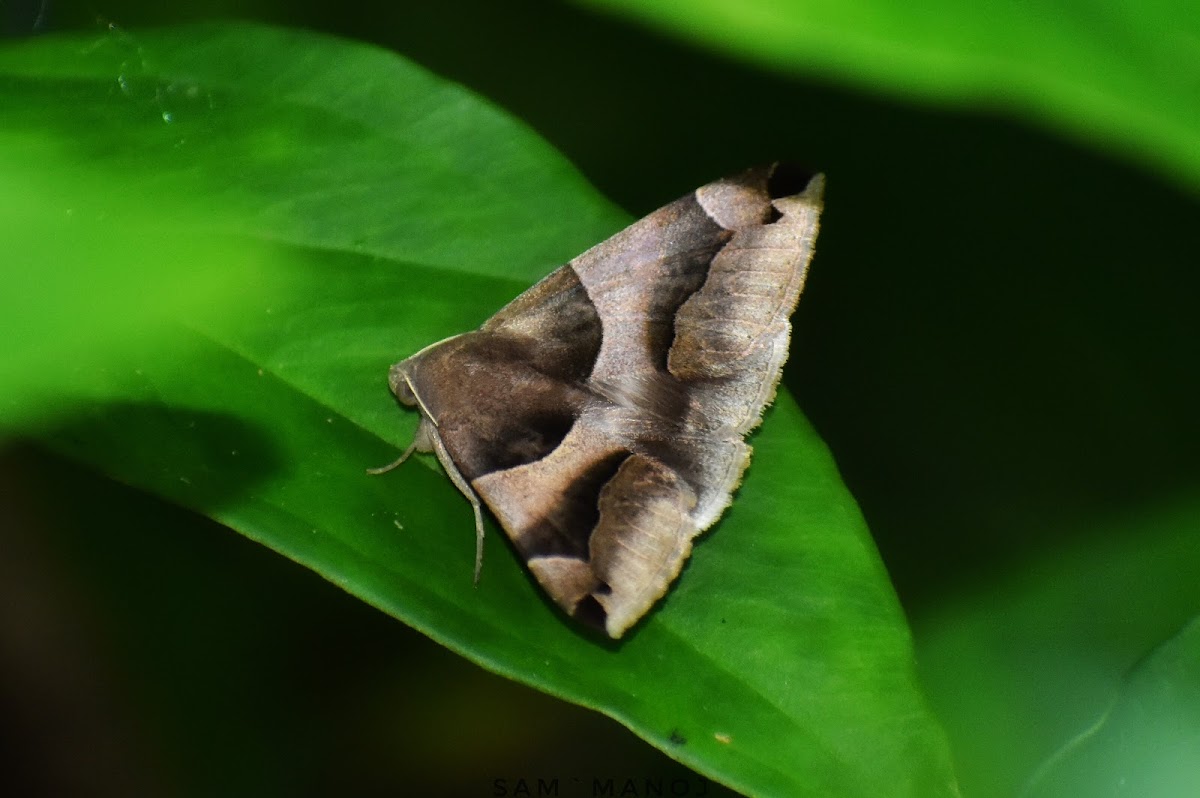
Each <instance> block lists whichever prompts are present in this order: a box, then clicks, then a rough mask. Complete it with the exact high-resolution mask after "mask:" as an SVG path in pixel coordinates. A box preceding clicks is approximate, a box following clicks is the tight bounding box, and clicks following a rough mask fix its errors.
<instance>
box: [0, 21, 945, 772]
mask: <svg viewBox="0 0 1200 798" xmlns="http://www.w3.org/2000/svg"><path fill="white" fill-rule="evenodd" d="M0 81H2V82H0V90H2V93H3V96H0V103H3V106H4V107H5V108H6V111H7V110H9V109H12V111H13V113H12V115H11V118H12V119H13V122H12V123H11V127H10V128H9V129H11V130H14V131H18V132H19V133H21V134H23V135H28V134H32V133H34V132H36V133H38V134H39V135H42V136H44V137H46V138H47V139H53V140H55V141H57V142H59V143H60V144H61V149H62V151H63V152H65V153H68V155H65V156H63V157H64V160H63V163H68V162H69V157H68V156H69V155H70V154H73V155H74V157H75V159H76V160H75V162H74V163H76V165H77V166H78V168H79V169H80V170H81V171H82V173H85V174H87V175H91V176H94V177H96V178H97V181H98V182H95V183H93V182H90V179H89V181H80V182H79V184H78V185H77V186H76V187H75V188H76V190H77V191H78V192H79V193H80V196H79V197H78V199H79V201H80V202H87V203H89V204H91V205H92V206H96V207H103V205H104V202H105V200H104V198H103V196H100V195H98V194H96V193H94V190H93V188H90V187H92V186H94V185H99V184H100V182H102V181H99V178H100V177H103V178H106V179H108V180H110V181H111V183H112V184H113V185H124V186H135V187H150V188H153V189H154V192H155V196H160V195H161V196H183V197H187V198H188V203H186V206H187V208H193V209H202V212H196V213H194V214H192V215H187V214H185V216H186V218H185V222H186V225H187V226H189V227H190V229H192V230H194V231H197V232H201V233H202V232H205V231H209V232H211V233H213V234H214V235H221V236H230V237H232V238H233V239H234V240H243V239H245V240H249V241H251V242H254V243H255V244H256V245H260V246H266V245H269V248H270V252H271V257H270V258H265V259H264V262H263V263H262V264H259V268H256V269H254V270H252V273H251V276H252V277H253V279H252V280H250V281H249V282H248V283H247V284H246V285H241V284H239V283H236V282H235V286H234V289H233V293H235V294H238V295H239V296H240V297H241V299H240V300H239V304H238V305H237V308H238V310H237V312H225V313H215V314H214V313H202V312H197V311H196V309H195V308H194V307H192V306H191V304H190V303H188V302H183V303H180V304H179V306H178V307H175V308H173V310H172V311H171V313H172V317H173V318H175V319H176V322H175V323H174V324H171V325H165V326H162V327H161V328H159V329H156V338H157V344H156V346H154V347H143V348H137V347H123V348H121V350H120V351H119V352H117V353H115V354H114V355H113V356H112V357H111V358H100V359H97V360H89V361H86V362H83V363H80V364H78V367H77V368H76V369H75V370H74V372H73V373H74V381H75V382H76V383H77V384H78V385H80V386H83V387H84V388H85V389H86V391H85V394H86V396H87V397H88V398H89V399H90V400H91V401H90V402H89V403H88V404H86V405H83V406H82V407H81V408H79V409H77V410H76V412H75V413H74V414H73V415H71V416H70V418H69V419H64V420H60V422H59V423H58V425H57V426H55V427H53V428H48V429H44V430H43V433H42V434H43V437H44V439H45V440H46V441H47V442H49V443H50V445H52V446H53V447H55V448H56V449H58V450H60V451H63V452H66V453H68V454H70V455H71V456H73V457H76V458H78V459H81V460H83V461H85V462H89V463H93V464H95V465H96V466H97V467H98V468H100V469H102V470H104V471H105V472H107V473H109V474H112V475H114V476H116V477H118V478H119V479H122V480H124V481H127V482H129V483H131V484H134V485H138V486H141V487H144V488H146V489H148V490H151V491H153V492H155V493H158V494H161V495H163V496H166V497H169V498H171V499H174V500H176V501H178V502H180V503H182V504H184V505H186V506H189V507H193V508H195V509H197V510H199V511H200V512H203V513H205V514H207V515H210V516H211V517H213V518H215V519H218V520H220V521H222V522H223V523H225V524H227V525H229V526H230V527H232V528H233V529H236V530H238V531H239V532H241V533H242V534H245V535H246V536H248V537H250V538H252V539H254V540H257V541H260V542H262V543H263V544H265V545H267V546H269V547H271V548H272V549H274V550H276V551H278V552H280V553H282V554H284V555H286V556H288V557H290V558H292V559H294V560H296V561H297V562H300V563H302V564H304V565H306V566H308V567H310V568H312V569H313V570H315V571H317V572H319V573H320V574H322V575H323V576H324V577H326V578H327V579H329V580H331V581H332V582H334V583H335V584H338V585H340V586H342V587H343V588H345V589H346V590H347V591H349V592H351V593H353V594H355V595H357V596H359V597H361V598H362V599H364V600H365V601H367V602H369V603H371V604H373V605H375V606H377V607H379V608H381V609H383V610H384V611H386V612H388V613H390V614H391V615H393V616H395V617H396V618H399V619H401V620H402V621H404V622H405V623H407V624H410V625H412V626H413V627H415V628H417V629H419V630H421V631H423V632H424V633H426V634H428V635H429V636H430V637H432V638H434V639H435V640H438V641H440V642H442V643H443V644H445V645H446V646H448V647H450V648H452V649H453V650H455V651H458V652H461V653H462V654H463V655H465V656H467V657H469V658H470V659H472V660H474V661H475V662H478V663H480V664H482V665H484V666H485V667H487V668H489V669H491V670H494V671H496V672H498V673H501V674H504V675H507V676H510V677H512V678H514V679H517V680H520V681H523V682H526V683H528V684H531V685H534V686H536V687H538V688H540V689H542V690H545V691H547V692H549V693H552V694H554V695H558V696H561V697H563V698H566V699H568V700H570V701H573V702H577V703H579V704H582V705H584V706H589V707H594V708H596V709H598V710H599V711H601V712H604V713H606V714H608V715H610V716H612V717H614V718H617V719H618V720H620V721H621V722H622V723H624V724H626V725H627V726H628V727H629V728H631V729H633V730H634V731H635V732H636V733H637V734H639V735H641V736H642V737H643V738H645V739H646V740H648V741H650V742H651V743H653V744H654V745H656V746H658V747H660V748H662V749H663V750H665V751H667V752H668V753H670V754H671V755H672V756H674V757H676V758H677V759H679V760H680V761H682V762H685V763H687V764H689V765H691V766H693V767H695V768H696V769H698V770H700V771H701V772H703V773H705V774H707V775H709V776H711V777H713V778H715V779H717V780H719V781H722V782H724V783H726V784H729V785H731V786H733V787H735V788H737V789H739V790H743V791H746V792H748V793H753V794H756V795H790V796H804V795H813V796H830V795H838V796H877V795H896V796H937V795H953V794H955V793H956V790H955V787H954V776H953V773H952V772H951V768H950V765H949V757H948V754H947V750H946V746H945V743H944V740H943V737H942V733H941V731H940V729H939V727H938V726H937V724H936V722H935V721H934V720H933V719H932V716H931V715H930V713H929V711H928V710H927V708H926V707H925V704H924V699H923V697H922V695H921V692H920V690H919V688H918V686H917V684H916V681H915V676H914V673H913V667H912V658H913V655H912V643H911V639H910V635H909V632H908V629H907V626H906V624H905V620H904V617H903V614H902V613H901V611H900V608H899V606H898V604H897V601H896V598H895V596H894V594H893V592H892V589H891V586H890V584H889V581H888V578H887V574H886V572H885V571H884V569H883V566H882V564H881V563H880V561H879V558H878V555H877V554H876V552H875V550H874V547H873V545H872V542H871V539H870V536H869V534H868V532H867V530H866V528H865V525H864V523H863V520H862V518H861V516H860V514H859V512H858V510H857V508H856V506H855V504H854V502H853V500H852V499H851V497H850V496H849V495H848V493H847V491H846V489H845V487H844V486H843V485H842V484H841V482H840V480H839V478H838V475H837V470H836V468H835V466H834V464H833V462H832V460H831V458H830V456H829V454H828V452H827V451H826V450H825V448H824V446H823V445H822V444H821V442H820V440H819V439H818V438H817V437H816V435H815V434H814V432H813V430H812V428H811V427H810V426H809V425H808V424H807V422H806V421H805V420H804V419H803V417H802V416H801V415H800V413H799V411H798V410H797V408H796V406H795V404H794V402H793V401H792V400H791V399H790V397H788V396H787V395H786V394H784V395H781V396H780V398H779V401H778V402H777V404H776V406H775V408H774V409H773V410H772V411H771V412H770V413H769V415H768V418H767V420H766V422H765V423H764V426H763V428H762V430H761V432H760V433H759V434H758V435H756V436H755V438H754V440H753V443H754V446H755V450H756V456H755V462H754V464H753V466H752V468H751V470H750V472H749V475H748V477H747V479H746V481H745V484H744V485H743V487H742V489H741V490H740V492H739V495H738V497H737V500H736V502H735V503H734V505H733V507H732V508H731V510H730V511H729V513H728V514H727V516H726V518H725V519H724V520H723V521H722V522H721V523H720V524H719V525H718V528H717V529H716V530H715V532H714V533H713V534H711V535H710V536H708V537H707V538H706V539H705V540H703V541H702V542H701V543H700V545H699V546H698V547H697V551H696V553H695V555H694V557H693V558H692V561H691V562H690V564H689V566H688V567H687V569H686V573H685V574H684V575H683V577H682V579H681V581H680V583H679V585H678V587H677V588H676V589H675V590H674V591H673V592H672V593H671V594H670V596H669V597H668V598H667V600H666V601H665V602H664V603H663V604H662V605H661V607H660V608H659V609H658V610H656V611H655V612H653V613H652V614H651V616H650V617H649V618H648V619H647V620H646V621H645V622H644V623H643V624H642V625H641V626H639V627H638V628H637V629H635V630H634V631H633V632H632V633H631V634H630V635H629V636H628V637H627V638H626V639H625V640H623V641H622V642H620V643H619V644H616V643H610V642H608V641H600V640H597V639H596V638H594V637H592V636H590V635H588V634H586V633H584V632H582V631H580V630H579V629H577V628H576V627H574V626H573V625H571V624H570V623H568V622H566V621H565V620H564V619H563V618H562V617H561V615H560V614H559V613H558V612H557V610H555V609H554V608H553V606H552V605H551V604H550V603H549V602H548V601H547V600H546V599H545V598H544V597H543V596H542V595H541V594H540V593H539V592H538V591H537V590H536V589H535V587H534V586H533V584H532V582H531V580H530V578H529V577H528V575H527V574H526V573H525V572H524V571H523V569H522V568H521V566H520V564H519V563H518V561H517V560H516V558H515V556H514V555H513V554H512V553H511V551H510V550H509V549H508V547H507V546H506V545H505V543H504V540H503V536H502V534H500V533H499V532H498V531H496V530H494V529H493V530H492V534H491V535H490V536H489V538H488V541H487V546H486V551H485V564H484V571H483V579H482V582H481V584H480V585H479V587H478V588H477V589H476V588H472V585H471V581H472V568H473V547H474V534H473V529H472V523H471V515H470V510H469V508H468V507H467V505H466V503H465V502H464V501H463V500H462V498H461V496H459V495H458V493H457V492H456V491H455V489H454V488H453V487H452V486H451V484H450V483H449V481H448V480H446V479H445V477H444V476H443V475H442V474H441V473H440V471H439V469H438V468H437V466H436V464H435V463H433V462H430V461H424V466H426V467H422V465H421V463H419V462H415V463H410V464H407V465H405V466H404V467H403V468H401V469H398V470H396V471H394V472H391V473H389V474H387V475H385V476H383V477H369V476H367V475H366V474H365V473H364V469H365V468H366V467H368V466H372V465H379V464H381V463H385V462H388V461H389V460H391V459H393V458H394V457H395V454H396V452H397V449H398V448H400V447H402V446H404V445H405V444H407V442H408V439H409V437H410V436H411V434H412V431H413V429H414V428H415V422H416V418H415V417H414V416H413V415H411V414H405V413H404V412H402V411H401V410H400V409H399V408H398V407H397V406H396V404H395V402H394V401H392V400H391V398H390V396H389V395H388V393H387V391H386V385H385V379H384V377H385V374H386V369H387V367H388V365H389V364H390V363H392V362H394V361H396V360H398V359H399V358H400V357H402V356H405V355H407V354H410V353H411V352H413V351H415V350H416V349H418V348H420V347H422V346H424V345H426V344H428V343H430V342H432V341H435V340H438V339H440V338H442V337H445V336H446V335H450V334H453V333H456V332H460V331H462V330H466V329H470V328H473V327H475V326H476V325H478V324H479V323H480V322H481V321H483V320H484V319H485V318H487V317H488V316H489V315H490V314H491V313H492V312H494V311H495V310H496V309H498V308H499V307H500V306H501V305H502V304H503V303H504V302H506V301H507V300H509V299H511V298H512V297H513V296H514V295H516V294H517V293H518V292H519V291H520V290H521V289H522V288H524V287H525V286H527V285H528V284H529V283H530V282H531V281H532V280H534V279H536V278H537V277H540V276H541V275H543V274H545V273H546V272H548V271H549V270H550V269H551V268H552V267H553V266H555V265H556V264H557V263H560V262H562V261H564V260H566V259H567V258H569V257H571V256H573V255H574V254H577V253H578V252H579V251H582V250H583V249H585V248H586V247H587V246H589V245H591V244H594V243H596V242H597V241H599V240H602V239H603V238H604V237H605V236H607V235H608V234H611V233H612V232H614V231H615V230H617V229H619V227H620V226H621V225H622V224H623V223H625V222H626V221H628V220H627V218H625V217H624V216H623V215H622V214H620V213H619V212H617V211H615V210H614V209H613V208H612V207H611V206H610V205H609V204H608V203H606V202H605V201H604V200H603V199H602V198H600V197H599V196H597V195H596V194H595V192H594V191H593V190H592V189H590V188H589V187H588V186H587V185H586V184H585V183H584V181H583V180H582V179H581V178H580V177H579V175H578V174H577V173H576V172H575V171H574V170H573V169H572V168H571V167H570V166H569V165H568V164H566V163H565V162H564V161H563V159H562V158H561V157H560V156H559V155H557V154H556V153H555V152H554V151H553V150H551V149H550V148H549V147H548V146H547V145H546V144H544V143H543V142H541V141H540V140H539V139H537V138H536V137H535V136H534V135H532V134H531V133H530V132H529V131H528V130H526V129H524V128H522V126H520V125H519V124H517V123H515V122H513V121H511V120H509V119H507V118H506V117H504V116H503V115H502V114H500V113H498V112H497V111H495V110H494V109H491V108H489V107H488V106H487V105H486V104H485V103H484V102H482V101H481V100H479V99H477V98H474V97H472V96H470V95H468V94H467V93H466V92H464V91H463V90H462V89H460V88H458V87H455V86H453V85H450V84H447V83H445V82H443V81H441V80H438V79H437V78H434V77H432V76H430V75H428V74H426V73H424V72H423V71H421V70H419V69H418V68H416V67H414V66H412V65H410V64H407V63H405V62H404V61H402V60H400V59H399V58H397V57H395V56H392V55H390V54H388V53H386V52H382V51H379V50H375V49H371V48H368V47H363V46H357V45H353V44H349V43H346V42H339V41H335V40H330V39H325V38H321V37H317V36H313V35H309V34H303V33H298V32H288V31H280V30H273V29H265V28H257V27H246V26H238V27H225V26H205V27H197V28H185V29H174V30H162V31H157V32H150V33H145V34H139V35H138V36H137V37H136V38H134V37H128V36H123V35H113V36H110V37H102V38H100V39H43V40H40V41H37V42H32V43H27V44H24V45H21V46H16V47H10V48H8V49H7V50H2V51H0ZM81 131H82V132H81ZM13 135H16V134H13ZM11 140H12V139H11V137H5V136H0V154H3V153H4V150H5V148H7V147H9V143H10V142H11ZM56 168H59V165H56ZM147 218H150V219H153V216H152V215H150V216H148V217H147ZM76 257H77V258H78V259H80V260H86V259H87V258H88V254H87V253H86V252H81V253H77V255H76ZM139 263H140V267H141V268H142V269H145V270H150V271H153V270H154V269H155V268H156V265H155V264H154V263H147V262H144V261H140V262H139ZM70 268H81V269H82V268H84V264H81V263H78V262H77V263H74V264H72V265H71V266H70ZM818 268H819V266H818ZM235 274H238V275H240V274H241V272H240V271H235ZM222 301H224V300H222ZM76 332H77V333H78V332H79V331H78V330H77V331H76ZM100 399H102V400H104V401H103V402H101V401H97V400H100ZM481 722H483V719H481Z"/></svg>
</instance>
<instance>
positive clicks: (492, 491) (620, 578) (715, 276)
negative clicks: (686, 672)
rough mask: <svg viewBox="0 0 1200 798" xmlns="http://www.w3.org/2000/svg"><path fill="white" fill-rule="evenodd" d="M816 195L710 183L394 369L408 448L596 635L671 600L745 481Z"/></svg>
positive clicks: (807, 184) (742, 180) (782, 186)
mask: <svg viewBox="0 0 1200 798" xmlns="http://www.w3.org/2000/svg"><path fill="white" fill-rule="evenodd" d="M823 187H824V178H823V177H822V176H821V175H817V176H815V177H811V178H807V177H804V178H800V176H799V175H797V173H795V172H794V171H792V170H789V169H786V168H779V167H775V166H771V167H765V168H759V169H752V170H748V171H746V172H743V173H741V174H738V175H735V176H733V177H729V178H726V179H723V180H718V181H716V182H714V183H710V184H709V185H706V186H703V187H701V188H700V189H697V190H696V191H695V192H693V193H691V194H689V195H687V196H685V197H683V198H681V199H679V200H677V201H675V202H673V203H671V204H670V205H667V206H665V207H663V208H660V209H659V210H657V211H655V212H654V213H652V214H650V215H649V216H646V217H645V218H643V219H641V220H639V221H637V222H635V223H634V224H632V225H631V226H629V227H627V228H626V229H625V230H623V231H621V232H619V233H617V234H616V235H615V236H613V237H612V238H610V239H608V240H607V241H604V242H602V243H600V244H598V245H597V246H595V247H593V248H592V249H590V250H588V251H587V252H585V253H583V254H582V255H580V256H579V257H577V258H575V259H574V260H572V261H570V262H569V263H568V264H566V265H565V266H562V267H561V268H559V269H557V270H555V271H554V272H552V273H551V274H550V275H549V276H547V277H546V278H545V279H543V280H542V281H541V282H539V283H537V284H536V285H534V286H533V287H532V288H530V289H529V290H528V291H526V292H525V293H523V294H522V295H521V296H519V297H517V298H516V299H515V300H513V301H512V302H511V303H509V304H508V305H506V306H505V307H504V308H502V309H501V310H500V311H499V312H497V313H496V314H495V315H494V316H493V317H492V318H491V319H489V320H488V321H487V322H485V323H484V324H483V325H482V326H481V327H480V328H479V329H478V330H476V331H474V332H469V333H464V334H462V335H458V336H455V337H453V338H450V339H447V340H446V341H443V342H440V343H438V344H435V345H433V346H430V347H427V348H425V349H424V350H422V351H421V352H418V353H417V354H416V355H413V356H412V357H410V358H408V359H406V360H403V361H401V362H400V363H397V364H396V365H395V366H393V367H392V369H391V372H390V375H389V380H390V383H391V386H392V389H393V391H394V392H395V393H396V395H397V397H398V398H399V399H400V400H401V401H402V402H404V403H405V404H409V405H412V406H416V407H418V408H419V409H420V411H421V416H422V418H421V429H420V430H419V431H418V436H417V439H418V441H421V442H425V443H427V445H425V446H422V447H421V448H422V449H432V450H433V451H434V452H435V453H436V454H437V455H438V457H439V460H441V462H442V465H443V466H444V467H445V468H446V470H447V472H448V473H449V474H450V475H451V477H452V478H453V479H454V480H455V484H456V485H458V486H459V487H460V489H463V492H464V493H466V494H467V495H468V498H470V499H472V502H473V503H477V502H478V501H479V500H482V502H483V503H484V504H486V505H487V507H488V509H489V510H490V511H491V512H492V514H493V515H494V516H495V517H496V519H497V520H498V521H499V522H500V525H501V526H502V527H503V528H504V530H505V533H506V534H507V535H508V537H509V538H510V539H511V540H512V542H513V544H514V546H515V547H516V549H517V551H518V552H519V554H520V555H521V557H522V558H523V559H524V560H525V562H526V564H527V566H528V568H529V570H530V571H531V572H532V573H533V575H534V576H535V578H536V579H537V580H538V582H539V583H540V584H541V586H542V587H543V589H544V590H545V591H546V593H547V594H548V595H549V596H550V597H551V598H553V599H554V601H555V602H556V603H557V604H558V605H559V606H560V607H562V609H563V610H564V611H565V612H567V613H568V614H569V615H571V616H573V617H575V618H577V619H579V620H581V621H583V622H585V623H588V624H590V625H593V626H596V627H598V628H601V629H603V630H604V631H605V632H606V633H607V634H608V635H609V636H610V637H613V638H618V637H620V636H621V635H623V634H624V633H625V632H626V631H627V630H628V629H629V628H630V627H631V626H633V625H634V624H635V623H636V622H637V621H638V619H640V618H641V617H642V616H643V615H645V614H646V613H647V612H648V611H649V609H650V608H651V607H652V606H653V605H654V604H655V602H656V601H657V600H658V599H659V598H660V597H661V596H662V595H663V594H664V593H665V592H666V591H667V589H668V587H669V586H670V584H671V583H672V582H673V581H674V580H675V578H676V577H677V576H678V575H679V573H680V570H681V569H682V567H683V564H684V562H685V561H686V560H687V558H688V556H689V555H690V553H691V548H692V541H693V540H694V538H695V537H696V536H697V535H699V534H700V533H701V532H703V531H704V530H706V529H708V528H709V527H710V526H712V524H713V523H714V522H715V521H716V520H717V519H718V518H719V517H720V515H721V513H722V512H723V511H724V509H725V508H726V507H727V506H728V504H729V502H730V500H731V497H732V494H733V492H734V491H735V490H736V488H737V485H738V484H739V482H740V481H741V477H742V473H743V472H744V471H745V469H746V467H747V465H748V464H749V460H750V447H749V446H748V445H747V444H746V443H745V440H744V439H745V436H746V434H747V433H748V432H749V431H750V430H752V429H753V428H754V427H756V426H757V425H758V424H759V422H760V420H761V417H762V412H763V409H764V408H765V407H766V406H767V405H768V404H769V403H770V402H771V401H772V400H773V398H774V395H775V390H776V387H777V385H778V383H779V378H780V374H781V372H782V368H783V363H784V361H785V360H786V359H787V352H788V341H789V337H790V334H791V327H790V323H789V320H788V319H789V316H790V315H791V313H792V311H793V310H794V309H795V306H796V304H797V301H798V299H799V296H800V292H801V290H802V288H803V285H804V279H805V275H806V272H807V268H808V264H809V261H810V260H811V258H812V253H813V246H814V243H815V239H816V235H817V229H818V217H819V215H820V212H821V207H822V192H823ZM464 486H465V487H464ZM476 497H478V498H476Z"/></svg>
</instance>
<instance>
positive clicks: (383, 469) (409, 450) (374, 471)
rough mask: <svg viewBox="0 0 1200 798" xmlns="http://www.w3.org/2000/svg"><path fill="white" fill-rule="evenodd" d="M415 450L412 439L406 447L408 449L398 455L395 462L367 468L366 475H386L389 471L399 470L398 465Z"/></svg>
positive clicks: (414, 441) (415, 445) (415, 443)
mask: <svg viewBox="0 0 1200 798" xmlns="http://www.w3.org/2000/svg"><path fill="white" fill-rule="evenodd" d="M416 450H417V441H416V439H415V438H414V439H413V442H412V443H410V444H409V445H408V448H407V449H405V450H404V454H402V455H400V456H399V457H397V458H396V459H395V460H393V461H392V462H390V463H388V464H387V465H385V466H379V467H378V468H368V469H367V473H368V474H386V473H387V472H389V471H391V470H392V469H394V468H399V467H400V465H401V464H402V463H403V462H404V461H405V460H407V459H408V458H409V457H410V456H412V453H413V452H415V451H416Z"/></svg>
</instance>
